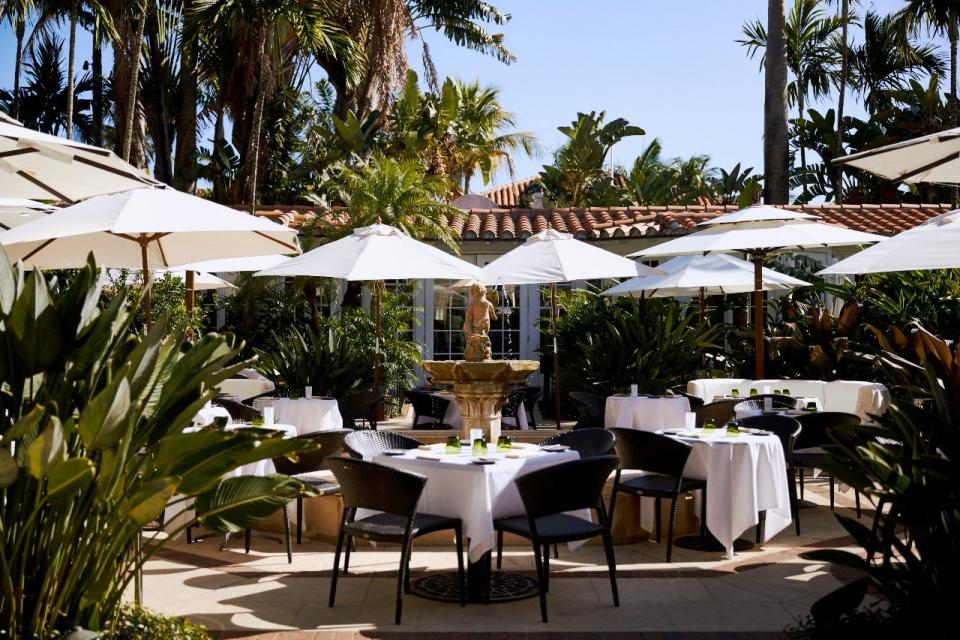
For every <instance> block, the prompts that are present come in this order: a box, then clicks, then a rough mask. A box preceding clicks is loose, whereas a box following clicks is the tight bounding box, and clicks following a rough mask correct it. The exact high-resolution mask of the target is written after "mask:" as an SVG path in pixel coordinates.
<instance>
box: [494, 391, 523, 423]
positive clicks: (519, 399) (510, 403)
mask: <svg viewBox="0 0 960 640" xmlns="http://www.w3.org/2000/svg"><path fill="white" fill-rule="evenodd" d="M526 398H527V393H526V391H524V390H523V389H514V390H513V391H511V392H510V393H508V394H507V399H506V401H505V402H504V403H503V408H502V409H501V410H500V413H501V414H502V415H505V416H510V417H511V418H516V417H517V413H518V412H519V410H520V405H521V404H523V403H524V402H525V401H526Z"/></svg>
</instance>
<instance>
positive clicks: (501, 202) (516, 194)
mask: <svg viewBox="0 0 960 640" xmlns="http://www.w3.org/2000/svg"><path fill="white" fill-rule="evenodd" d="M539 179H540V177H539V176H531V177H529V178H523V179H521V180H515V181H514V182H511V183H509V184H505V185H501V186H499V187H494V188H493V189H487V190H486V191H481V192H480V195H482V196H484V197H486V198H490V199H491V200H493V201H494V203H496V205H497V206H498V207H502V208H504V209H509V208H512V207H519V206H520V194H521V193H523V190H524V189H526V188H527V187H529V186H530V184H531V183H533V182H536V181H537V180H539Z"/></svg>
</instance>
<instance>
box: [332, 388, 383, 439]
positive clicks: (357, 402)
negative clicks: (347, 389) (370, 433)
mask: <svg viewBox="0 0 960 640" xmlns="http://www.w3.org/2000/svg"><path fill="white" fill-rule="evenodd" d="M381 402H383V395H382V394H380V393H378V392H376V391H361V392H359V393H351V394H349V395H346V396H343V397H342V398H337V409H338V410H339V411H340V417H341V418H343V426H344V427H347V428H348V429H357V428H358V427H357V421H358V420H359V421H360V427H359V428H361V429H366V428H370V429H374V430H376V428H377V407H378V406H379V405H380V403H381Z"/></svg>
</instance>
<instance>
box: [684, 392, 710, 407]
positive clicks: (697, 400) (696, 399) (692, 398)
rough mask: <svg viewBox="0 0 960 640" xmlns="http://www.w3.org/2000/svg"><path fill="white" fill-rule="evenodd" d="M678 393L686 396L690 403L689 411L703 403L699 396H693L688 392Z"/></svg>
mask: <svg viewBox="0 0 960 640" xmlns="http://www.w3.org/2000/svg"><path fill="white" fill-rule="evenodd" d="M680 395H682V396H683V397H684V398H686V399H687V401H688V402H689V403H690V411H696V410H697V409H699V408H700V407H702V406H703V405H704V404H705V403H704V401H703V398H701V397H699V396H695V395H693V394H690V393H681V394H680Z"/></svg>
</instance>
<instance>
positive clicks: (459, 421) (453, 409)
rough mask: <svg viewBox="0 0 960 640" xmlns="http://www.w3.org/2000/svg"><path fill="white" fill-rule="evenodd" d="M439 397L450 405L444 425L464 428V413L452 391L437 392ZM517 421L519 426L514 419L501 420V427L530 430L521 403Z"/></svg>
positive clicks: (424, 420)
mask: <svg viewBox="0 0 960 640" xmlns="http://www.w3.org/2000/svg"><path fill="white" fill-rule="evenodd" d="M435 393H436V394H437V395H438V396H440V397H442V398H444V399H446V400H449V401H450V404H449V405H447V411H446V413H444V414H443V423H444V424H448V425H450V426H451V427H453V428H454V429H460V428H461V427H463V412H462V411H461V409H460V403H459V402H457V397H456V396H455V395H453V393H451V392H450V391H437V392H435ZM429 421H430V420H429V418H426V417H425V418H423V420H422V422H429ZM517 421H518V424H516V425H514V423H513V419H512V418H506V417H505V418H503V419H502V420H501V425H504V426H510V427H513V426H516V427H517V428H519V429H521V430H526V429H529V428H530V425H529V424H527V412H526V409H525V408H524V406H523V403H522V402H521V403H520V408H519V409H518V410H517Z"/></svg>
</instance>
